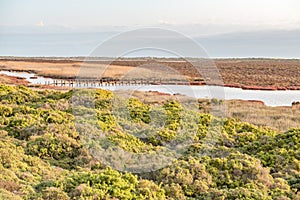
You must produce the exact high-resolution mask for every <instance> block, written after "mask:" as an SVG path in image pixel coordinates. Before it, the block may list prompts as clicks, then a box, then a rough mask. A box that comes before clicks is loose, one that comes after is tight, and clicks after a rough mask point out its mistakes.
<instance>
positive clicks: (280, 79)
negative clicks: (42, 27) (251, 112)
mask: <svg viewBox="0 0 300 200" xmlns="http://www.w3.org/2000/svg"><path fill="white" fill-rule="evenodd" d="M82 59H83V57H10V56H9V57H6V56H0V70H3V71H13V72H27V73H34V74H36V75H38V76H41V77H45V78H52V79H59V80H61V79H62V80H70V79H76V76H77V74H78V73H77V72H78V71H79V70H80V67H81V65H82V64H83V63H84V62H83V61H82ZM180 61H181V60H180V59H174V58H157V59H150V61H149V58H121V59H119V60H113V58H100V60H91V61H88V62H87V63H88V64H90V65H95V66H96V67H97V66H101V67H103V66H106V65H107V64H109V63H111V62H112V63H111V65H110V67H111V66H112V68H111V69H110V71H109V72H108V74H107V75H106V76H103V77H108V78H112V79H118V78H119V77H122V74H126V73H128V72H129V71H130V70H133V69H137V67H139V66H141V65H144V64H145V63H146V64H147V63H149V62H150V63H155V64H161V65H167V66H168V67H171V68H174V70H177V71H179V72H180V74H183V75H185V76H186V77H188V78H187V80H188V82H189V84H190V85H199V86H200V85H201V86H202V85H217V86H223V87H231V88H241V89H243V90H269V91H274V90H300V81H299V80H300V60H299V59H271V58H264V59H260V58H218V59H215V60H213V62H215V64H216V66H217V68H218V70H219V71H220V75H221V76H222V78H223V82H224V84H206V83H205V82H204V81H203V78H200V80H197V81H196V76H195V72H192V69H190V70H189V68H188V67H189V66H188V65H187V63H186V62H180ZM85 64H86V63H85ZM286 69H291V70H290V71H292V72H290V74H287V71H286ZM118 76H119V77H118ZM89 78H90V77H89ZM198 79H199V78H198Z"/></svg>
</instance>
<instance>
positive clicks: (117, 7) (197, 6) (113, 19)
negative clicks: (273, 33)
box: [0, 0, 300, 29]
mask: <svg viewBox="0 0 300 200" xmlns="http://www.w3.org/2000/svg"><path fill="white" fill-rule="evenodd" d="M299 10H300V1H299V0H284V1H283V0H185V1H183V0H151V1H150V0H126V1H124V0H51V1H48V0H47V1H46V0H22V1H20V0H0V26H63V27H70V28H75V27H94V26H157V25H177V26H179V25H181V26H182V25H220V26H233V25H234V26H236V27H253V28H254V27H261V28H262V27H267V28H276V29H293V28H296V27H297V28H299V26H300V12H299Z"/></svg>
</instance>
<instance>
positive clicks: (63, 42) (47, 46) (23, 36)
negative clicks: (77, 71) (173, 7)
mask: <svg viewBox="0 0 300 200" xmlns="http://www.w3.org/2000/svg"><path fill="white" fill-rule="evenodd" d="M119 33H120V32H116V31H110V32H105V31H103V32H83V33H78V32H71V33H14V32H12V33H9V32H1V30H0V56H59V57H64V56H67V57H69V56H88V55H90V53H91V52H93V50H94V49H95V48H96V47H97V46H99V45H100V44H101V43H102V42H104V41H106V40H109V39H110V38H112V37H113V36H115V35H117V34H119ZM156 37H158V36H156ZM187 37H190V38H192V39H194V40H195V41H196V42H197V43H198V44H199V45H201V46H202V47H203V49H204V50H205V51H206V52H207V54H208V56H209V57H212V58H215V57H232V58H238V57H269V58H300V31H265V32H249V33H228V34H222V35H214V36H197V35H194V36H189V35H187ZM138 39H141V38H138V37H137V40H138ZM142 39H145V40H149V42H150V44H151V38H142ZM124 42H125V43H126V41H124ZM129 42H130V41H129ZM161 42H162V43H166V44H174V43H176V44H180V41H176V40H174V39H172V38H168V37H165V36H164V37H162V38H161ZM122 45H123V44H122ZM179 47H180V48H183V49H185V50H187V51H188V49H189V48H190V47H189V46H185V45H182V46H180V45H179ZM98 56H102V55H98ZM106 56H107V55H106ZM108 56H109V55H108ZM111 56H115V55H111ZM130 56H133V57H135V56H137V57H138V56H143V57H147V56H158V57H172V55H168V54H166V53H165V52H162V51H149V50H140V51H135V53H133V54H131V55H129V57H130Z"/></svg>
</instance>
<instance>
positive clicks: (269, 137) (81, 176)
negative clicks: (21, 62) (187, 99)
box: [0, 85, 300, 200]
mask: <svg viewBox="0 0 300 200" xmlns="http://www.w3.org/2000/svg"><path fill="white" fill-rule="evenodd" d="M113 98H115V97H114V95H113V93H112V92H109V91H105V90H101V89H96V90H92V89H84V90H71V91H68V92H58V91H48V90H42V91H34V90H31V89H29V88H26V87H23V86H21V87H13V86H5V85H0V102H1V103H0V199H41V200H42V199H62V200H64V199H65V200H67V199H153V200H154V199H205V200H206V199H220V200H221V199H257V200H261V199H265V200H271V199H278V200H279V199H300V197H299V189H300V129H290V130H289V131H287V132H276V131H274V130H272V129H269V128H262V127H257V126H254V125H252V124H250V123H246V122H240V121H238V120H236V119H220V118H217V117H215V116H212V115H210V114H205V113H200V112H197V111H192V110H188V109H186V108H183V107H182V106H181V105H180V104H179V103H178V102H177V101H167V102H166V103H165V104H163V105H159V106H157V105H151V104H145V103H143V102H141V101H140V100H138V99H136V98H130V99H127V100H126V99H125V100H124V101H123V100H120V101H121V102H120V103H121V104H122V105H120V108H118V107H116V108H113V107H112V106H113V105H112V102H113ZM114 100H116V99H114ZM82 102H87V103H86V105H81V103H82ZM72 103H75V105H76V106H73V107H71V105H72ZM199 103H200V104H201V105H202V106H203V105H204V104H205V105H204V106H205V107H207V105H209V106H212V105H217V106H218V105H221V104H222V103H223V102H221V101H218V100H215V99H213V100H212V101H211V102H210V101H209V102H208V101H203V100H201V101H199ZM206 104H207V105H206ZM201 105H200V107H201ZM122 106H123V107H122ZM123 108H124V109H126V112H123V110H120V112H114V111H119V110H118V109H123ZM202 111H203V112H204V110H202ZM206 111H208V110H206ZM116 113H117V114H116ZM155 114H157V115H158V116H157V117H156V116H155V117H154V118H151V116H152V115H155ZM74 119H76V122H77V124H75V123H74ZM153 124H155V125H157V127H158V128H152V129H151V126H152V125H153ZM100 139H102V140H100ZM186 141H189V142H190V143H189V144H190V145H189V146H188V148H186V149H180V151H178V152H179V153H180V155H181V156H180V157H179V158H178V159H176V160H174V162H173V163H171V164H170V165H168V166H165V167H163V168H161V169H159V170H157V171H155V172H150V173H140V174H137V175H133V174H132V173H122V172H119V171H116V170H113V169H110V168H107V166H105V164H104V163H102V162H101V158H99V157H96V156H95V155H94V154H90V153H91V149H92V150H93V151H97V147H98V146H97V145H99V144H101V145H103V146H102V147H103V149H104V150H106V148H107V149H121V150H122V151H126V152H130V154H133V155H137V157H138V156H139V154H144V153H146V154H149V155H150V154H151V155H153V157H155V155H156V154H158V153H160V152H163V151H164V150H166V149H167V148H166V147H168V145H170V146H172V145H177V144H179V145H180V144H182V143H184V142H186ZM110 145H112V146H110ZM165 152H166V151H165ZM94 156H95V157H94ZM118 156H120V158H121V155H117V156H116V157H112V159H118ZM174 158H175V157H174ZM117 161H118V160H116V162H117ZM138 161H139V160H138ZM151 162H153V163H149V166H150V165H151V164H153V166H154V165H155V164H159V163H158V162H160V161H157V163H155V162H156V161H151ZM125 168H126V167H125ZM126 169H127V168H126Z"/></svg>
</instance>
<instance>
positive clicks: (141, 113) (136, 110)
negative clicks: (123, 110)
mask: <svg viewBox="0 0 300 200" xmlns="http://www.w3.org/2000/svg"><path fill="white" fill-rule="evenodd" d="M128 110H129V113H130V117H131V120H132V121H134V122H135V123H138V122H144V123H146V124H147V123H149V122H150V115H149V111H150V106H148V105H145V104H143V103H142V102H141V101H139V100H138V99H136V98H130V99H129V102H128Z"/></svg>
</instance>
